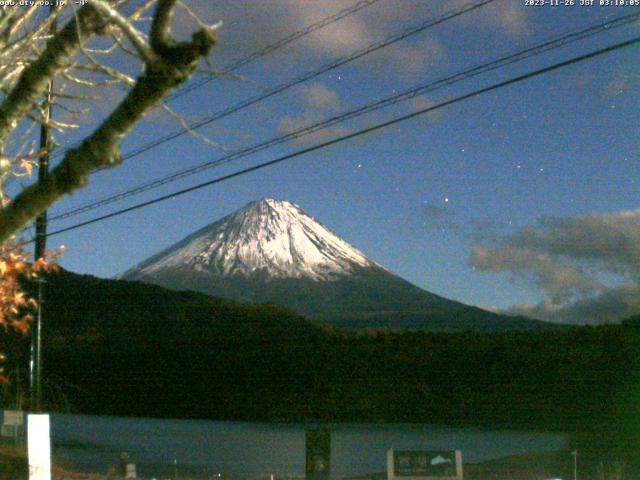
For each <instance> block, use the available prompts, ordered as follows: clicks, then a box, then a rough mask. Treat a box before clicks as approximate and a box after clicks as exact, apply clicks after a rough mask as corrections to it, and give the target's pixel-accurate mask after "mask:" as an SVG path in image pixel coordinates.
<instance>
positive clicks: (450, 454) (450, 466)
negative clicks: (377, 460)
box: [387, 450, 462, 480]
mask: <svg viewBox="0 0 640 480" xmlns="http://www.w3.org/2000/svg"><path fill="white" fill-rule="evenodd" d="M387 479H388V480H415V479H420V480H431V479H433V480H445V479H449V480H459V479H462V454H461V453H460V451H459V450H389V451H388V452H387Z"/></svg>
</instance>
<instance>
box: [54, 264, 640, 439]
mask: <svg viewBox="0 0 640 480" xmlns="http://www.w3.org/2000/svg"><path fill="white" fill-rule="evenodd" d="M46 289H47V296H46V302H47V317H46V323H45V335H44V344H45V353H44V355H45V356H44V359H45V363H44V365H45V371H46V376H47V377H48V378H50V379H51V380H52V381H59V382H61V384H62V385H63V386H64V387H63V389H64V390H65V391H66V392H67V394H68V396H69V398H70V400H71V403H72V404H74V405H75V407H76V408H77V409H79V410H80V411H82V412H86V413H99V414H118V415H141V416H165V417H200V418H216V419H236V420H250V419H251V420H254V419H255V420H257V419H260V420H327V421H393V422H435V423H444V424H465V425H471V424H474V425H490V426H493V427H504V428H545V429H548V428H552V429H562V430H579V431H592V430H596V429H597V430H598V431H606V430H609V431H610V430H619V429H620V428H622V427H621V426H623V427H624V428H629V429H630V430H633V428H635V426H636V425H637V419H638V418H640V411H639V410H638V399H639V397H638V393H639V386H640V375H639V372H640V360H639V358H638V357H639V356H638V352H639V351H640V349H639V346H640V319H639V318H636V319H632V320H629V321H627V322H625V323H624V324H621V325H611V326H602V327H574V328H564V329H551V330H541V331H530V332H506V333H484V334H479V333H474V332H467V333H457V334H445V333H429V332H385V331H375V332H360V333H357V334H356V333H353V332H347V333H345V331H342V330H336V329H331V330H328V329H323V328H321V327H319V326H317V325H315V324H312V323H309V322H307V321H305V320H304V319H303V318H302V317H299V316H297V315H295V314H293V313H291V312H289V311H287V310H285V309H284V308H282V307H278V306H275V305H257V306H246V305H241V304H238V303H235V302H231V301H226V300H219V299H215V298H212V297H208V296H205V295H202V294H197V293H190V292H173V291H168V290H165V289H163V288H160V287H155V286H149V285H144V284H141V283H136V282H124V281H116V280H100V279H96V278H93V277H89V276H79V275H74V274H71V273H67V272H62V273H61V274H60V275H58V276H55V277H52V278H50V279H49V281H48V283H47V288H46Z"/></svg>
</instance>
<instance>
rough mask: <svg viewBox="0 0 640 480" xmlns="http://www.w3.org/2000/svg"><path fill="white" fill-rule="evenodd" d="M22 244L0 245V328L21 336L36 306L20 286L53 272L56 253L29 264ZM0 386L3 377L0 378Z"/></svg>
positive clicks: (4, 381) (3, 379) (25, 330)
mask: <svg viewBox="0 0 640 480" xmlns="http://www.w3.org/2000/svg"><path fill="white" fill-rule="evenodd" d="M24 247H25V245H24V241H19V242H17V241H15V240H12V241H9V242H7V243H5V244H4V245H0V326H2V327H3V328H4V330H5V331H8V330H10V329H13V330H16V331H18V332H20V333H22V334H25V333H26V332H27V331H28V330H29V324H30V323H31V321H32V320H33V315H34V312H35V310H36V308H37V302H36V301H35V299H33V298H31V297H30V296H29V295H28V293H27V292H25V291H24V290H23V287H22V284H21V282H23V281H24V280H34V279H36V278H37V277H38V275H39V274H41V273H43V272H48V271H54V270H56V269H57V265H56V263H55V262H54V261H53V260H54V259H55V257H56V255H57V252H49V253H47V254H46V255H45V257H43V258H39V259H37V260H36V261H33V262H30V261H29V256H30V254H29V253H28V252H25V249H24ZM0 382H1V383H6V382H7V379H6V377H4V376H2V375H1V374H0Z"/></svg>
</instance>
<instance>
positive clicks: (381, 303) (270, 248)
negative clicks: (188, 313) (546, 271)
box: [119, 198, 552, 331]
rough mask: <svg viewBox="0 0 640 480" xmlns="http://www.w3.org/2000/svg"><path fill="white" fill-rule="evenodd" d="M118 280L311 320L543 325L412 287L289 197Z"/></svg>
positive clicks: (457, 327) (189, 240)
mask: <svg viewBox="0 0 640 480" xmlns="http://www.w3.org/2000/svg"><path fill="white" fill-rule="evenodd" d="M119 278H121V279H124V280H137V281H142V282H145V283H152V284H157V285H161V286H164V287H167V288H170V289H174V290H195V291H199V292H203V293H207V294H210V295H214V296H218V297H225V298H230V299H233V300H238V301H243V302H271V303H279V304H282V305H284V306H286V307H288V308H290V309H292V310H294V311H296V312H298V313H300V314H303V315H305V316H307V317H309V318H310V319H312V320H317V321H321V322H324V323H329V324H334V325H339V326H347V327H375V328H378V327H391V328H411V329H421V330H445V331H461V330H481V331H497V330H523V329H537V328H545V327H550V326H552V324H549V323H545V322H539V321H535V320H530V319H526V318H523V317H509V316H504V315H498V314H495V313H492V312H488V311H485V310H482V309H479V308H476V307H471V306H468V305H464V304H462V303H459V302H456V301H453V300H448V299H446V298H443V297H440V296H438V295H435V294H433V293H430V292H427V291H425V290H423V289H421V288H418V287H416V286H415V285H412V284H411V283H409V282H407V281H406V280H403V279H402V278H400V277H398V276H397V275H395V274H393V273H392V272H390V271H388V270H387V269H385V268H384V267H383V266H381V265H379V264H378V263H376V262H375V261H373V260H371V259H369V258H368V257H367V256H366V255H365V254H363V253H362V252H361V251H359V250H358V249H357V248H355V247H353V246H352V245H350V244H349V243H347V242H346V241H344V240H343V239H341V238H340V237H338V236H337V235H336V234H335V233H333V232H332V231H331V230H329V229H328V228H327V227H325V226H324V225H322V224H321V223H319V222H317V221H316V220H314V219H313V218H312V217H311V216H309V215H308V214H307V213H305V212H304V211H303V210H302V209H301V208H300V207H298V206H297V205H294V204H292V203H290V202H287V201H281V200H274V199H270V198H266V199H262V200H258V201H255V202H252V203H249V204H248V205H246V206H245V207H244V208H242V209H240V210H238V211H236V212H234V213H232V214H230V215H228V216H226V217H224V218H222V219H220V220H218V221H217V222H214V223H212V224H210V225H208V226H206V227H204V228H202V229H200V230H198V231H197V232H195V233H193V234H191V235H189V236H188V237H186V238H185V239H184V240H182V241H180V242H178V243H176V244H174V245H172V246H170V247H169V248H167V249H165V250H163V251H161V252H160V253H158V254H156V255H154V256H152V257H150V258H149V259H147V260H145V261H144V262H142V263H140V264H139V265H137V266H136V267H134V268H131V269H130V270H128V271H126V272H124V273H123V274H121V275H120V276H119Z"/></svg>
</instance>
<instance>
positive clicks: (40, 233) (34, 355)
mask: <svg viewBox="0 0 640 480" xmlns="http://www.w3.org/2000/svg"><path fill="white" fill-rule="evenodd" d="M49 14H50V15H55V14H56V12H55V7H54V6H53V4H52V5H51V7H50V10H49ZM56 29H57V26H56V20H55V18H53V19H52V21H51V25H50V26H49V33H51V34H54V33H55V32H56ZM52 105H53V79H50V80H49V82H48V83H47V89H46V91H45V99H44V105H43V109H42V113H43V118H42V125H40V154H39V156H38V183H43V182H44V181H45V179H46V178H47V175H49V158H50V154H51V149H52V147H53V139H52V138H51V127H50V126H49V121H50V120H51V110H52ZM46 248H47V211H46V210H45V211H44V212H42V213H41V214H40V215H38V217H37V218H36V238H35V251H34V257H35V260H37V259H39V258H42V257H44V255H45V251H46ZM43 303H44V280H43V279H42V278H38V313H37V317H36V325H35V329H33V330H32V333H31V359H30V362H29V386H30V389H29V391H30V400H31V402H30V408H31V410H32V411H35V412H40V411H41V410H42V311H43Z"/></svg>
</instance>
